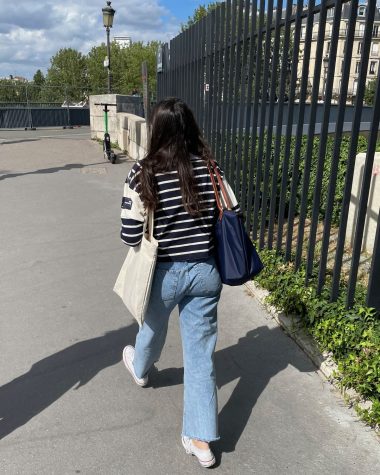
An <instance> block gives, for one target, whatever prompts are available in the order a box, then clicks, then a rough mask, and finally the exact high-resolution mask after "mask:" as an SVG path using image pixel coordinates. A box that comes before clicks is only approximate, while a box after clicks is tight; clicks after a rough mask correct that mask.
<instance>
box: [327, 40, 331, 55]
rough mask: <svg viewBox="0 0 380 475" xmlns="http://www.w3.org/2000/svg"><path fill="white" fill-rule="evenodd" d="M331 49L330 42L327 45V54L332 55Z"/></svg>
mask: <svg viewBox="0 0 380 475" xmlns="http://www.w3.org/2000/svg"><path fill="white" fill-rule="evenodd" d="M330 47H331V43H330V41H328V42H327V45H326V54H329V53H330Z"/></svg>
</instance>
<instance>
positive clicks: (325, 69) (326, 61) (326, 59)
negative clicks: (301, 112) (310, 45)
mask: <svg viewBox="0 0 380 475" xmlns="http://www.w3.org/2000/svg"><path fill="white" fill-rule="evenodd" d="M329 61H330V58H329V55H328V54H327V53H326V55H325V57H324V58H323V68H324V75H323V95H322V98H323V102H325V100H326V82H327V70H328V68H329Z"/></svg>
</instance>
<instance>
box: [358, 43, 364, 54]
mask: <svg viewBox="0 0 380 475" xmlns="http://www.w3.org/2000/svg"><path fill="white" fill-rule="evenodd" d="M362 49H363V43H362V42H361V41H359V43H358V54H361V52H362Z"/></svg>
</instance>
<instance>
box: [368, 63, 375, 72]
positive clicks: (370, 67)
mask: <svg viewBox="0 0 380 475" xmlns="http://www.w3.org/2000/svg"><path fill="white" fill-rule="evenodd" d="M375 70H376V61H371V63H370V65H369V74H375Z"/></svg>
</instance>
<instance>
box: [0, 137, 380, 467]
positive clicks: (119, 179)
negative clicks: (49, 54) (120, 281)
mask: <svg viewBox="0 0 380 475" xmlns="http://www.w3.org/2000/svg"><path fill="white" fill-rule="evenodd" d="M68 134H69V132H68ZM41 135H42V134H41ZM43 135H52V134H47V133H46V134H45V133H44V134H43ZM2 137H3V138H4V136H2ZM15 137H17V136H16V135H15ZM21 138H22V136H21ZM81 138H82V139H83V138H86V137H81ZM7 140H8V141H10V142H13V143H8V144H6V143H2V144H0V174H1V176H0V203H1V204H0V223H1V228H0V234H1V248H0V277H1V290H0V307H1V308H0V348H1V359H0V386H1V387H0V434H1V436H2V437H4V438H3V440H1V441H0V472H1V473H2V474H26V475H31V474H38V475H44V474H46V475H52V474H60V475H61V474H76V473H81V474H105V475H111V474H128V475H129V474H131V475H151V474H154V475H163V474H170V475H172V474H180V473H181V474H198V473H205V471H204V469H202V468H201V467H199V466H198V464H197V462H196V460H194V458H191V457H189V456H186V454H185V453H184V450H183V448H182V446H181V444H180V428H181V418H182V391H183V387H182V352H181V346H180V340H179V329H178V318H177V315H176V314H173V315H172V318H171V323H170V328H169V334H168V340H167V343H166V347H165V349H164V352H163V355H162V359H161V361H160V362H159V363H158V364H157V371H156V372H155V373H154V374H153V376H152V385H151V387H149V388H146V389H142V388H139V387H137V386H135V385H134V384H133V383H132V381H131V378H130V376H129V374H128V373H127V372H126V370H125V369H124V367H123V364H122V363H121V350H122V348H123V346H124V345H125V344H127V343H132V342H133V341H134V337H135V334H136V331H137V326H136V325H135V324H134V322H133V320H132V318H131V317H130V316H129V315H128V313H127V312H126V310H125V309H124V307H123V305H122V303H121V302H120V301H119V299H118V297H117V296H116V295H115V294H114V293H113V292H112V290H111V289H112V286H113V283H114V280H115V278H116V275H117V272H118V270H119V268H120V265H121V262H122V259H123V257H124V255H125V252H126V248H125V247H124V246H123V245H122V243H121V242H120V240H119V237H118V233H119V206H120V202H121V191H122V186H123V182H124V179H125V176H126V174H127V172H128V170H129V168H130V166H131V163H130V162H127V161H125V160H123V161H121V162H119V163H118V164H116V165H111V164H108V163H105V162H103V159H102V153H101V148H100V146H99V145H98V144H96V143H94V142H91V141H90V140H87V139H86V140H79V137H74V136H70V135H65V137H64V138H59V137H58V138H57V137H55V138H40V139H39V140H36V141H26V142H25V141H22V142H20V141H19V142H17V141H15V140H14V141H11V140H9V139H7ZM219 315H220V330H219V341H218V346H217V352H216V365H217V382H218V387H219V411H220V431H221V436H222V440H221V442H220V443H219V444H218V445H217V446H216V452H217V454H218V459H219V460H220V464H219V466H218V467H216V469H215V471H216V473H220V474H234V475H235V474H236V475H240V474H265V475H267V474H268V475H272V474H273V475H278V474H292V475H295V474H300V475H301V474H302V475H305V474H306V475H308V474H342V475H343V474H344V475H347V474H349V475H351V474H368V475H370V474H375V473H379V467H380V446H379V443H378V441H377V440H376V438H375V436H374V434H373V433H372V432H371V431H369V430H368V429H367V428H366V427H365V426H364V425H363V424H362V423H361V422H358V421H357V419H355V417H354V416H353V413H352V411H351V410H349V409H347V408H346V407H344V405H343V403H342V402H341V400H340V398H339V397H338V396H337V394H336V393H335V392H334V391H333V390H332V389H331V387H330V385H329V384H328V383H326V382H324V381H322V380H321V379H320V377H319V376H318V375H317V374H316V372H315V369H314V367H313V365H312V364H311V363H310V361H309V360H308V358H307V357H306V356H305V355H304V354H303V353H302V351H301V350H300V349H299V348H298V347H297V346H296V344H295V343H294V342H293V341H292V340H291V339H289V338H288V337H287V336H286V335H285V334H284V333H283V332H282V330H281V329H279V328H278V327H277V326H276V324H274V322H273V321H272V320H271V319H270V318H269V317H268V315H267V314H266V313H265V311H263V310H262V308H260V306H259V305H258V304H257V302H256V301H255V300H254V299H253V298H251V297H250V296H248V295H247V293H246V292H245V290H244V288H229V287H226V288H225V289H224V290H223V294H222V300H221V305H220V313H219Z"/></svg>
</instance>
